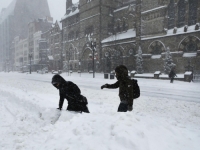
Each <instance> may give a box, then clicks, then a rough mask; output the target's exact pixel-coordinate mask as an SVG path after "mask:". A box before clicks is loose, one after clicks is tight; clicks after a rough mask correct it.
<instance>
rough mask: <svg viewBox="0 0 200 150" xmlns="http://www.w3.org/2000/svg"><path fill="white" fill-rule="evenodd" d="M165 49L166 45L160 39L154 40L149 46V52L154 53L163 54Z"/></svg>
mask: <svg viewBox="0 0 200 150" xmlns="http://www.w3.org/2000/svg"><path fill="white" fill-rule="evenodd" d="M164 50H165V47H164V45H163V44H162V43H161V42H160V41H154V42H152V43H151V44H150V46H149V50H148V51H149V52H150V53H151V54H152V55H161V53H162V52H163V51H164Z"/></svg>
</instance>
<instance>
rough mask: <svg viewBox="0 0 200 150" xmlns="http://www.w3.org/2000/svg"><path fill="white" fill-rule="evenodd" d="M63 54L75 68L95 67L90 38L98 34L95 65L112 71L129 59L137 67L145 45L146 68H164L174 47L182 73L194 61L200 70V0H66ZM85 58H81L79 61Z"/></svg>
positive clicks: (177, 64) (143, 53)
mask: <svg viewBox="0 0 200 150" xmlns="http://www.w3.org/2000/svg"><path fill="white" fill-rule="evenodd" d="M61 22H62V26H63V40H64V45H63V53H64V54H65V61H66V62H67V63H69V66H71V69H77V67H79V68H80V69H81V70H83V71H89V70H91V69H92V59H93V58H92V53H93V51H92V49H91V47H90V42H89V40H91V39H92V38H93V39H94V38H95V39H96V43H97V47H96V49H95V52H94V53H95V55H94V59H95V67H96V70H98V71H104V72H110V71H112V70H113V69H114V68H115V67H116V66H117V65H119V64H124V65H126V66H127V67H128V69H129V70H135V69H136V57H137V50H138V48H139V46H140V47H141V49H142V56H143V69H144V72H154V71H158V70H159V71H163V70H164V67H163V66H164V58H165V52H166V49H167V47H169V49H170V52H171V55H172V59H173V63H174V64H176V70H177V72H182V73H183V72H184V71H185V66H187V64H188V61H190V62H191V64H193V66H194V69H195V70H200V65H199V64H200V54H199V53H200V51H199V50H200V29H199V22H200V2H199V1H197V0H151V1H149V0H142V1H141V0H122V1H118V0H109V1H105V0H81V1H79V3H77V4H72V1H71V0H67V2H66V14H65V16H64V17H63V18H62V20H61ZM79 62H81V63H79Z"/></svg>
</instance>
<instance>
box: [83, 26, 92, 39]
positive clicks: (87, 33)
mask: <svg viewBox="0 0 200 150" xmlns="http://www.w3.org/2000/svg"><path fill="white" fill-rule="evenodd" d="M93 32H94V27H93V26H89V27H87V28H86V29H85V36H86V37H88V36H91V35H93Z"/></svg>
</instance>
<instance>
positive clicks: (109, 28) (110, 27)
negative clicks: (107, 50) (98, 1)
mask: <svg viewBox="0 0 200 150" xmlns="http://www.w3.org/2000/svg"><path fill="white" fill-rule="evenodd" d="M113 33H114V30H113V24H112V23H109V24H108V34H113Z"/></svg>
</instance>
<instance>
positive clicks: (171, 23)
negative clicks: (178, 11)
mask: <svg viewBox="0 0 200 150" xmlns="http://www.w3.org/2000/svg"><path fill="white" fill-rule="evenodd" d="M174 23H175V9H174V0H170V3H169V6H168V29H172V28H174V26H175V25H174Z"/></svg>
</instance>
